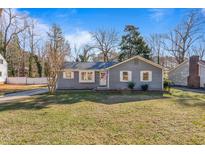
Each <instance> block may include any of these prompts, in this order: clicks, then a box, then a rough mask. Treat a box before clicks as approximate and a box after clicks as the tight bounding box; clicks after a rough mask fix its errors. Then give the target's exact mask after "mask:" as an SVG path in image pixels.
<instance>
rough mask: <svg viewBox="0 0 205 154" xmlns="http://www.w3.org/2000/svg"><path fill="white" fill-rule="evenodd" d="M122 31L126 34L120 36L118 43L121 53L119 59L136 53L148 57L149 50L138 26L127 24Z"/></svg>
mask: <svg viewBox="0 0 205 154" xmlns="http://www.w3.org/2000/svg"><path fill="white" fill-rule="evenodd" d="M124 32H125V33H126V34H125V35H123V36H122V40H121V43H120V49H121V53H120V55H119V60H120V61H122V60H125V59H129V58H131V57H133V56H136V55H140V56H143V57H144V58H147V59H149V57H150V51H151V50H150V49H149V47H148V45H147V44H146V42H145V41H144V39H143V37H142V36H141V35H140V33H139V31H138V28H137V27H135V26H133V25H127V26H126V27H125V29H124Z"/></svg>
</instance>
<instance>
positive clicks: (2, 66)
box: [0, 54, 8, 83]
mask: <svg viewBox="0 0 205 154" xmlns="http://www.w3.org/2000/svg"><path fill="white" fill-rule="evenodd" d="M7 69H8V68H7V62H6V60H5V59H4V57H3V56H2V55H1V54H0V83H5V82H6V79H7V71H8V70H7Z"/></svg>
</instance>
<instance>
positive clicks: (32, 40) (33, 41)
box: [28, 19, 39, 77]
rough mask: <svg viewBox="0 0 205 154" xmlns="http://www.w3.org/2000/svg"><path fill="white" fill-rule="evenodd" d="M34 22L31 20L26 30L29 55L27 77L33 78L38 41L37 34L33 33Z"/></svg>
mask: <svg viewBox="0 0 205 154" xmlns="http://www.w3.org/2000/svg"><path fill="white" fill-rule="evenodd" d="M35 24H36V23H35V21H34V20H33V19H31V21H30V26H29V28H28V38H29V48H30V55H29V77H34V67H35V66H36V65H35V63H34V62H35V59H34V57H35V54H36V50H37V46H38V43H39V39H38V38H37V34H36V33H35Z"/></svg>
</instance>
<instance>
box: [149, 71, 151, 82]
mask: <svg viewBox="0 0 205 154" xmlns="http://www.w3.org/2000/svg"><path fill="white" fill-rule="evenodd" d="M149 81H152V71H149Z"/></svg>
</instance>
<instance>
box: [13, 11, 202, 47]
mask: <svg viewBox="0 0 205 154" xmlns="http://www.w3.org/2000/svg"><path fill="white" fill-rule="evenodd" d="M17 10H18V11H19V12H26V13H28V14H29V16H31V17H32V18H35V19H36V20H38V22H39V23H40V27H41V28H42V31H46V30H47V29H49V27H50V26H51V25H52V24H54V23H55V24H57V25H59V26H60V27H61V28H62V30H63V32H64V34H65V37H66V39H67V40H68V41H69V42H70V43H71V44H76V45H77V46H81V45H83V44H86V43H87V42H89V41H90V40H91V35H90V32H92V31H95V30H97V29H99V28H105V29H115V30H116V31H117V32H118V33H119V35H122V34H123V29H124V27H125V25H128V24H132V25H135V26H136V27H138V28H139V31H140V33H141V34H142V36H143V37H148V36H149V35H150V34H152V33H166V32H169V31H170V30H171V29H173V28H174V27H175V26H176V25H177V24H178V23H179V22H180V21H181V20H182V19H183V16H184V14H185V13H186V12H187V11H189V10H190V9H171V8H169V9H108V8H107V9H89V8H85V9H60V8H59V9H17ZM201 12H202V13H204V14H205V9H201Z"/></svg>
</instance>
